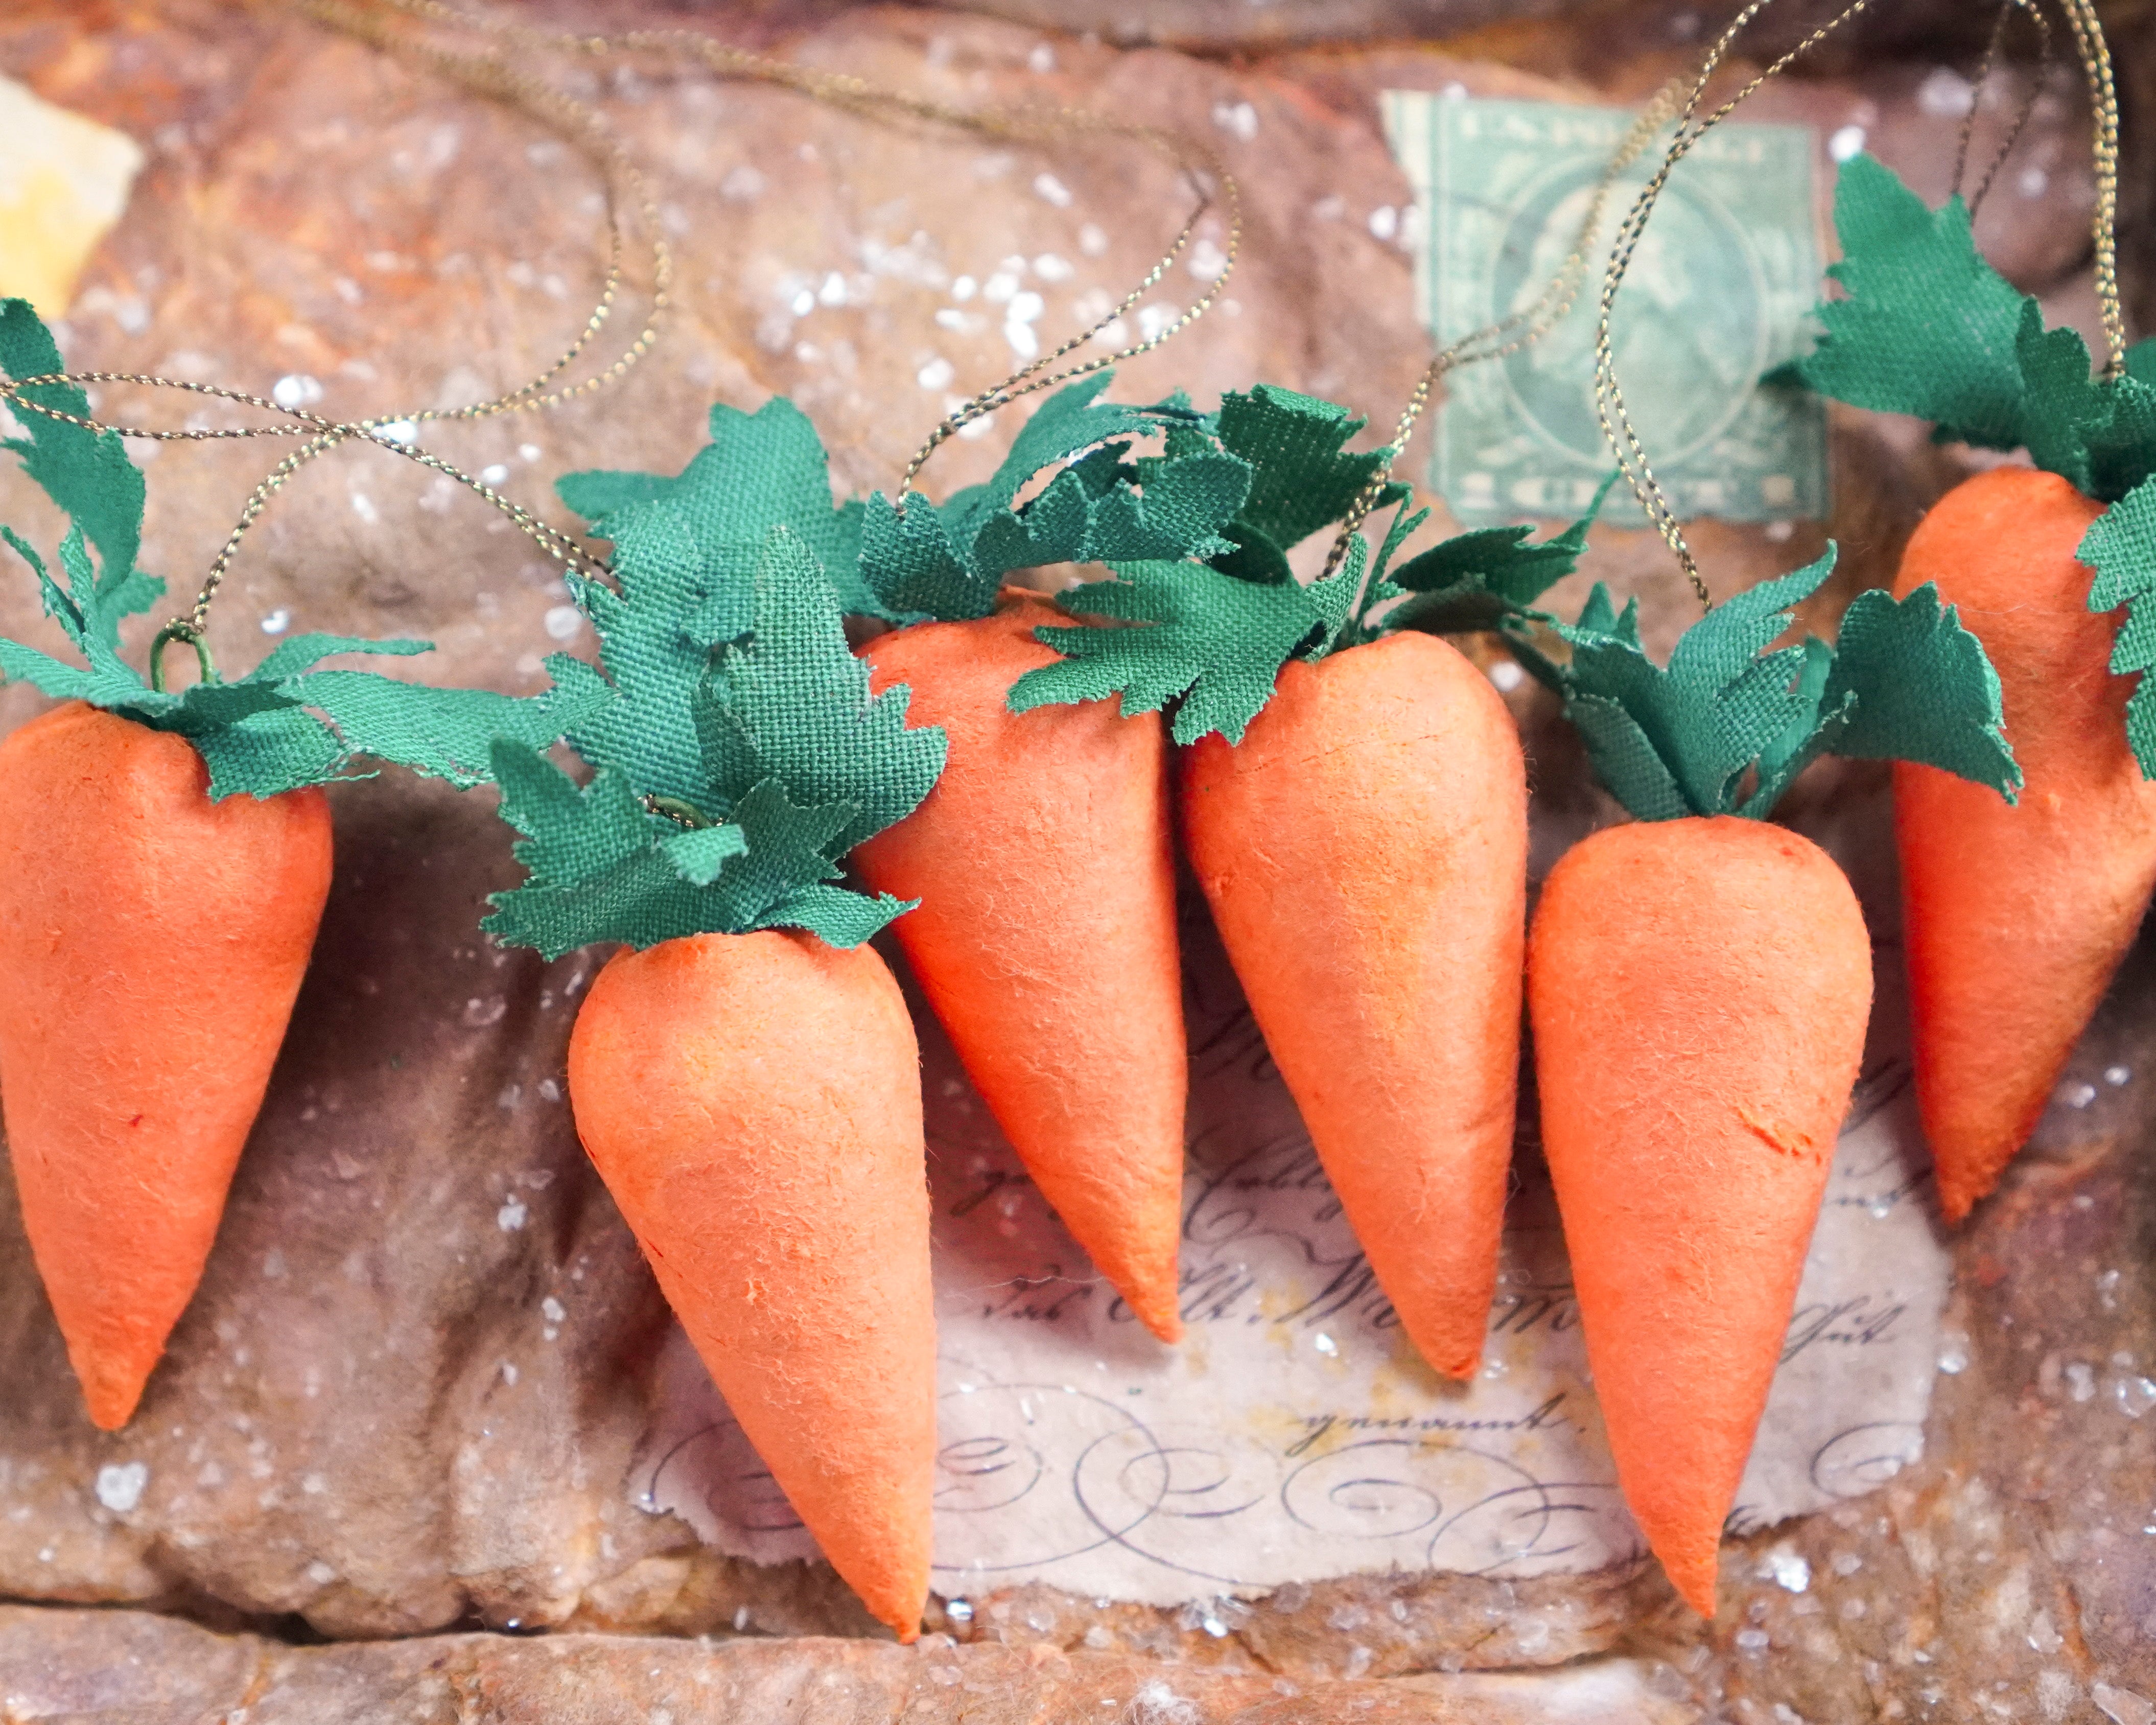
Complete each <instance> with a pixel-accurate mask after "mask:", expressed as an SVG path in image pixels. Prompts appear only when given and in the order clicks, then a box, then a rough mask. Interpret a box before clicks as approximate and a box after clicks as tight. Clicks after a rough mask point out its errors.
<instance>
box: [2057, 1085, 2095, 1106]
mask: <svg viewBox="0 0 2156 1725" xmlns="http://www.w3.org/2000/svg"><path fill="white" fill-rule="evenodd" d="M2059 1100H2060V1101H2062V1102H2064V1103H2065V1104H2066V1106H2068V1107H2069V1108H2086V1107H2087V1106H2088V1105H2089V1104H2090V1103H2091V1102H2093V1101H2095V1100H2096V1086H2094V1085H2092V1084H2084V1083H2082V1081H2081V1080H2079V1079H2077V1078H2076V1079H2072V1080H2070V1081H2068V1082H2066V1083H2065V1084H2062V1085H2061V1086H2059Z"/></svg>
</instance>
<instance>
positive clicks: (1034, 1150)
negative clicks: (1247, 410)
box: [562, 372, 1250, 1341]
mask: <svg viewBox="0 0 2156 1725" xmlns="http://www.w3.org/2000/svg"><path fill="white" fill-rule="evenodd" d="M1109 377H1110V374H1108V373H1106V372H1102V373H1100V374H1097V375H1096V376H1095V377H1091V378H1089V379H1087V380H1086V382H1082V383H1078V384H1074V385H1072V386H1071V387H1070V388H1066V389H1064V390H1062V391H1060V393H1057V394H1055V395H1054V396H1052V397H1050V398H1049V399H1048V400H1047V401H1046V402H1045V403H1043V404H1042V406H1041V408H1039V411H1038V412H1037V413H1034V416H1033V418H1031V419H1029V421H1028V422H1027V423H1026V425H1025V427H1024V429H1023V430H1021V431H1020V433H1019V436H1018V438H1017V439H1016V440H1015V441H1014V444H1013V446H1012V449H1011V451H1010V453H1009V455H1008V456H1007V457H1006V458H1005V459H1004V462H1003V463H1002V464H1001V465H1000V466H999V467H998V470H997V472H996V474H995V475H994V476H993V478H992V479H991V480H989V481H988V483H987V484H986V485H981V486H977V487H974V488H973V489H972V490H968V491H965V492H962V493H961V494H959V495H957V496H956V497H953V498H952V499H951V500H950V501H948V502H947V503H945V504H942V505H937V504H936V503H933V502H932V501H930V500H929V499H928V498H927V497H925V496H923V495H920V494H919V493H917V492H911V491H909V492H907V493H906V495H904V496H903V497H902V498H901V500H900V501H898V502H896V503H894V502H892V501H890V500H889V499H887V498H885V496H883V495H881V494H880V493H879V494H877V495H875V496H872V497H870V499H869V500H868V501H867V502H866V503H865V505H864V504H862V503H859V502H855V503H850V504H847V505H845V506H842V507H840V508H839V509H837V510H835V511H834V508H833V506H832V503H831V490H830V479H829V472H828V469H827V464H826V460H825V457H824V450H823V448H822V445H821V444H819V442H818V441H817V439H816V434H815V433H814V430H813V429H811V428H810V426H809V424H808V421H807V420H806V419H805V418H803V417H802V416H801V415H800V414H799V413H797V412H795V411H794V410H793V408H792V407H791V406H790V405H789V404H788V403H783V402H773V403H769V404H767V406H766V407H765V408H763V409H762V411H761V412H759V413H757V414H756V415H755V416H753V417H750V416H747V415H743V414H741V413H736V412H735V411H734V410H733V409H731V408H725V407H720V408H716V409H714V411H713V414H712V422H711V435H712V443H711V446H710V447H709V448H707V449H706V450H705V451H704V452H703V453H701V454H699V455H698V456H697V457H696V459H695V460H694V461H692V462H691V464H690V467H689V469H688V470H686V471H685V473H683V474H682V475H680V477H679V478H677V479H662V478H654V477H651V476H646V475H601V474H593V475H572V476H571V478H569V479H568V480H564V481H563V485H562V490H563V495H564V496H565V497H567V499H568V501H570V503H571V504H572V506H575V507H577V509H578V510H579V511H582V512H583V513H584V514H586V515H587V516H590V517H592V518H593V523H594V529H595V531H598V532H600V533H602V534H604V535H611V534H613V533H615V532H624V533H629V534H631V535H634V534H636V533H638V532H639V531H642V530H640V529H639V527H638V526H637V523H636V518H635V515H634V511H633V510H632V509H630V508H629V507H628V506H629V505H632V504H634V503H635V502H637V501H640V500H646V499H649V498H652V497H657V496H665V497H668V498H671V499H674V500H675V501H680V502H682V503H683V504H684V505H685V507H686V509H687V510H688V511H689V512H690V515H691V516H692V518H693V519H695V520H696V521H699V522H701V523H702V524H703V525H702V526H701V528H700V529H699V531H701V532H702V533H703V534H704V536H705V537H706V539H709V540H711V541H712V542H714V543H715V544H716V543H720V542H723V543H726V544H731V545H732V546H734V547H737V550H736V552H732V553H727V552H718V553H716V558H717V562H718V563H719V564H723V563H724V562H726V557H728V556H730V555H731V556H734V557H742V556H750V555H753V552H754V550H755V546H754V543H753V541H752V539H751V538H750V537H749V536H748V529H747V526H745V525H744V523H745V521H746V517H745V516H741V514H740V511H741V509H742V507H743V506H742V504H741V503H739V502H738V501H735V500H737V499H738V497H739V496H740V495H741V493H740V490H739V487H738V485H737V482H736V481H734V480H729V479H728V478H726V475H737V474H738V473H739V472H740V471H741V470H742V469H743V467H744V466H745V465H747V464H756V465H757V466H758V467H759V468H760V469H761V470H763V471H766V472H767V473H768V474H769V475H772V477H771V478H770V479H768V480H767V481H766V482H765V483H764V485H762V487H761V488H759V489H758V490H757V493H756V495H758V496H760V497H767V498H769V499H771V500H773V508H772V509H771V511H769V512H768V516H767V517H763V516H759V517H758V520H759V521H764V522H765V524H766V525H768V524H770V523H772V522H777V521H784V522H785V523H787V524H788V525H789V526H793V528H794V530H795V531H798V532H800V533H802V534H803V536H804V537H809V538H810V539H811V542H812V543H814V544H815V545H816V546H817V548H818V553H819V558H820V559H821V560H822V561H823V562H824V566H825V571H826V573H827V574H828V575H829V577H830V579H831V582H832V584H833V587H834V591H835V592H836V593H837V594H838V596H839V603H840V605H841V608H843V609H844V610H845V611H847V612H849V613H850V614H855V615H860V616H865V617H870V618H874V619H878V620H879V621H881V622H885V623H891V624H898V625H900V627H898V628H896V629H893V630H891V632H889V633H885V634H880V635H879V636H877V637H876V638H875V639H873V640H871V641H870V643H869V644H867V645H866V646H865V648H863V649H861V650H862V655H863V656H864V657H865V659H866V660H868V661H869V663H870V666H871V667H872V676H873V681H872V686H873V687H874V688H875V690H877V691H882V690H884V689H886V688H889V687H891V686H893V685H896V684H898V683H901V682H902V683H903V684H905V685H906V686H907V687H908V688H910V689H911V691H912V696H911V698H912V701H913V707H912V711H913V712H914V713H915V715H916V717H917V718H918V719H919V720H921V721H923V722H927V723H931V724H934V725H936V726H939V727H940V728H942V730H943V731H944V732H945V733H946V735H947V737H948V739H949V743H948V758H947V762H946V765H945V768H944V771H943V773H942V777H941V778H939V779H938V780H937V785H936V788H934V789H933V790H932V792H930V793H929V794H928V796H927V798H925V799H924V800H923V802H922V803H921V807H920V808H919V809H916V811H915V812H914V813H913V814H911V815H909V816H907V817H906V819H904V820H902V821H901V822H899V823H898V824H896V825H895V826H893V827H892V828H891V829H889V830H887V831H885V832H884V833H881V834H878V835H877V836H875V838H873V839H870V840H868V841H867V842H866V843H865V844H864V845H862V846H861V847H860V849H859V850H858V851H857V852H856V853H855V856H854V858H853V866H854V867H855V870H856V871H857V872H858V873H859V874H860V876H861V878H862V879H863V880H865V882H866V883H867V884H868V885H869V886H870V888H871V889H872V890H875V891H880V892H885V893H889V894H891V895H894V896H897V897H899V898H903V899H917V900H919V901H920V905H919V907H918V908H917V909H916V910H915V911H912V912H911V913H910V914H909V915H907V916H905V917H904V918H902V919H901V921H900V922H898V923H897V924H896V929H895V933H896V938H897V940H898V942H899V944H900V946H901V948H902V949H903V950H904V952H905V953H906V959H907V962H908V963H910V964H911V967H912V968H913V971H914V973H915V975H916V978H918V979H919V981H920V983H921V988H922V989H923V991H924V992H925V993H927V997H928V999H929V1003H930V1004H931V1005H932V1008H933V1009H934V1010H935V1012H936V1014H937V1018H938V1019H941V1020H942V1024H943V1026H944V1028H945V1029H946V1031H947V1033H948V1034H949V1035H950V1037H951V1040H952V1044H953V1045H954V1046H955V1047H956V1048H957V1052H958V1055H959V1057H960V1059H961V1060H962V1061H963V1062H964V1064H965V1065H966V1069H967V1071H968V1074H969V1075H970V1076H972V1078H973V1082H974V1085H975V1086H976V1087H977V1088H978V1090H979V1091H980V1092H981V1094H982V1096H983V1099H984V1100H985V1101H987V1102H988V1106H989V1109H990V1110H991V1111H992V1112H993V1114H994V1116H995V1117H996V1120H997V1122H998V1125H1000V1126H1001V1127H1002V1128H1003V1131H1004V1135H1005V1137H1008V1138H1009V1141H1010V1142H1011V1145H1012V1147H1013V1148H1014V1149H1015V1150H1016V1151H1017V1153H1018V1154H1019V1158H1020V1159H1021V1160H1022V1161H1023V1162H1024V1164H1025V1167H1026V1168H1027V1170H1028V1172H1029V1173H1030V1175H1031V1176H1032V1178H1033V1180H1034V1184H1035V1186H1036V1187H1037V1188H1038V1189H1039V1191H1040V1193H1041V1195H1042V1196H1043V1197H1044V1198H1045V1199H1046V1200H1047V1201H1048V1203H1049V1204H1050V1205H1051V1206H1052V1207H1053V1208H1054V1209H1055V1211H1056V1213H1057V1214H1059V1215H1060V1217H1061V1218H1062V1219H1063V1221H1064V1223H1065V1225H1066V1226H1067V1227H1068V1228H1069V1229H1070V1233H1071V1235H1072V1236H1073V1238H1074V1239H1075V1240H1076V1241H1077V1243H1078V1244H1079V1245H1081V1246H1082V1247H1083V1248H1084V1249H1085V1250H1086V1253H1087V1254H1088V1255H1089V1256H1090V1257H1091V1259H1092V1260H1093V1263H1094V1265H1095V1266H1096V1267H1097V1268H1098V1269H1099V1270H1100V1271H1101V1274H1102V1275H1103V1276H1106V1278H1107V1279H1108V1281H1109V1282H1110V1283H1111V1285H1112V1286H1114V1288H1115V1289H1116V1291H1118V1292H1119V1293H1120V1294H1121V1295H1122V1297H1123V1299H1124V1300H1125V1301H1126V1302H1127V1304H1128V1305H1129V1307H1131V1309H1132V1312H1134V1313H1135V1315H1136V1316H1137V1317H1138V1318H1139V1319H1140V1320H1141V1321H1142V1322H1144V1323H1145V1324H1146V1325H1147V1327H1148V1328H1150V1329H1151V1330H1152V1332H1154V1333H1155V1334H1156V1335H1158V1336H1159V1337H1161V1338H1162V1339H1163V1340H1164V1341H1173V1340H1174V1339H1175V1338H1176V1337H1177V1336H1178V1334H1179V1333H1180V1331H1181V1327H1182V1321H1181V1318H1180V1317H1179V1315H1178V1312H1177V1309H1176V1249H1177V1243H1178V1235H1179V1232H1180V1226H1181V1219H1182V1217H1181V1208H1182V1192H1183V1106H1184V1098H1185V1092H1186V1090H1187V1087H1188V1076H1187V1070H1186V1062H1185V1056H1184V1048H1183V1006H1182V990H1181V977H1180V965H1179V961H1178V952H1177V947H1176V933H1175V875H1174V861H1173V850H1172V845H1171V836H1170V832H1169V819H1168V789H1167V739H1166V733H1165V731H1164V729H1163V726H1162V724H1161V721H1160V720H1159V718H1158V716H1156V715H1153V714H1150V713H1148V714H1143V715H1138V716H1128V717H1122V716H1117V715H1116V713H1115V712H1114V711H1112V710H1111V709H1110V708H1108V707H1106V706H1104V705H1102V704H1101V703H1098V702H1096V703H1091V704H1089V705H1087V706H1081V707H1078V708H1057V709H1054V710H1050V711H1040V712H1037V713H1031V714H1027V715H1024V716H1019V715H1015V714H1013V713H1012V712H1011V711H1009V709H1008V707H1007V706H1005V696H1006V695H1007V693H1008V691H1009V688H1010V685H1011V684H1012V683H1013V681H1014V680H1016V678H1017V677H1018V676H1019V675H1020V674H1021V673H1023V672H1024V671H1026V670H1030V669H1032V668H1034V667H1035V666H1038V665H1046V664H1050V663H1052V662H1053V661H1054V660H1055V654H1054V653H1053V652H1051V651H1050V649H1047V648H1045V647H1044V646H1042V645H1041V644H1039V643H1038V642H1037V641H1035V640H1034V639H1033V638H1032V630H1033V628H1034V624H1035V623H1037V622H1039V621H1041V620H1044V619H1045V617H1051V616H1052V615H1053V614H1050V613H1045V610H1044V607H1043V605H1042V603H1041V602H1040V601H1039V599H1037V598H1028V597H1027V596H1026V595H1025V594H1024V593H1023V592H1021V591H1018V590H1008V591H1006V590H1004V588H1003V584H1004V580H1005V578H1007V577H1008V576H1009V575H1010V574H1012V573H1013V572H1015V571H1018V570H1020V569H1023V568H1027V567H1034V566H1036V565H1039V564H1043V563H1054V562H1072V561H1089V560H1106V559H1111V558H1118V557H1158V558H1166V559H1172V558H1177V557H1185V556H1188V555H1190V554H1192V553H1193V552H1202V551H1205V550H1209V549H1214V548H1219V549H1222V550H1225V549H1228V548H1229V545H1228V542H1225V541H1223V540H1219V538H1218V537H1217V534H1218V531H1219V529H1220V528H1222V527H1223V526H1225V525H1226V524H1227V523H1228V522H1229V520H1230V519H1231V518H1232V517H1233V516H1234V515H1235V511H1236V509H1237V507H1238V506H1239V505H1240V503H1241V501H1242V500H1243V497H1244V495H1245V492H1246V491H1247V490H1248V488H1249V483H1250V479H1249V469H1248V467H1247V465H1245V463H1243V462H1241V461H1240V460H1238V459H1236V458H1235V457H1234V456H1233V455H1231V454H1226V453H1224V452H1223V451H1221V450H1219V449H1218V448H1216V447H1215V446H1214V444H1212V443H1211V442H1210V441H1209V440H1206V439H1198V440H1197V441H1196V443H1195V444H1194V445H1184V444H1176V445H1174V446H1173V447H1172V448H1171V449H1170V451H1169V453H1168V454H1167V455H1165V456H1161V457H1152V458H1146V459H1138V460H1132V459H1129V454H1130V449H1131V447H1132V443H1133V442H1134V440H1135V439H1138V438H1140V437H1144V436H1147V435H1149V434H1156V433H1158V432H1159V431H1160V430H1162V429H1163V428H1168V429H1171V434H1173V428H1175V427H1178V426H1180V425H1182V424H1184V423H1185V422H1188V421H1189V420H1192V419H1194V418H1195V417H1196V416H1194V415H1193V414H1190V413H1188V412H1187V411H1186V410H1183V409H1181V408H1178V406H1177V405H1176V404H1174V403H1163V404H1162V405H1161V406H1160V407H1158V408H1128V407H1122V406H1116V405H1111V404H1109V403H1102V402H1100V401H1099V400H1098V399H1097V398H1098V397H1099V395H1100V393H1101V390H1102V389H1103V388H1106V384H1107V382H1109ZM1044 473H1047V474H1050V475H1051V476H1050V478H1049V480H1048V481H1047V483H1046V484H1045V485H1042V486H1040V487H1039V489H1038V490H1037V491H1035V493H1034V495H1030V496H1029V497H1028V498H1027V500H1026V501H1024V503H1019V501H1017V499H1018V497H1019V494H1020V493H1021V491H1023V490H1026V489H1027V488H1028V487H1029V485H1031V484H1032V482H1033V481H1034V480H1036V479H1037V478H1039V476H1040V475H1043V474H1044ZM729 487H731V489H729ZM727 511H731V515H729V514H728V513H727ZM728 590H729V589H728V588H726V585H725V584H724V583H719V584H718V585H717V586H716V587H715V589H714V594H715V596H714V597H713V598H710V599H707V600H706V601H705V602H704V603H705V604H706V609H707V611H708V613H709V614H710V618H711V621H710V623H709V624H708V626H709V627H711V629H713V630H714V631H715V632H720V633H722V632H723V631H724V630H725V629H726V628H727V627H728V626H730V625H729V624H728V623H727V622H726V619H724V617H723V615H722V614H723V612H724V611H725V609H726V606H727V605H728V604H729V603H731V602H730V601H729V600H728V599H727V598H726V597H725V594H726V592H727V591H728ZM1051 903H1052V904H1053V905H1055V907H1056V908H1055V913H1054V914H1053V915H1043V914H1042V913H1041V911H1040V906H1042V905H1044V904H1051Z"/></svg>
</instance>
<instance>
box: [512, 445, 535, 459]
mask: <svg viewBox="0 0 2156 1725" xmlns="http://www.w3.org/2000/svg"><path fill="white" fill-rule="evenodd" d="M516 454H517V457H518V459H521V460H524V461H536V460H537V459H539V445H538V444H517V446H516Z"/></svg>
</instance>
